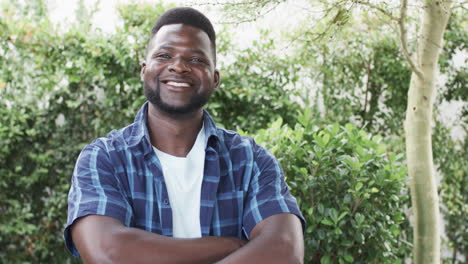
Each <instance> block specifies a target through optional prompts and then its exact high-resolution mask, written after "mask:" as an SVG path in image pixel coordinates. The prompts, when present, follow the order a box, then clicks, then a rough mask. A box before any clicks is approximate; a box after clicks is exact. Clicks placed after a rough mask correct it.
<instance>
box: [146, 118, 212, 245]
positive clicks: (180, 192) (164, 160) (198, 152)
mask: <svg viewBox="0 0 468 264" xmlns="http://www.w3.org/2000/svg"><path fill="white" fill-rule="evenodd" d="M153 149H154V151H155V152H156V155H157V156H158V158H159V161H160V162H161V167H162V170H163V175H164V181H165V182H166V187H167V192H168V195H169V201H170V204H171V208H172V230H173V237H177V238H197V237H201V227H200V197H201V184H202V180H203V170H204V166H205V129H204V126H202V128H201V129H200V132H199V133H198V136H197V139H196V140H195V144H194V145H193V147H192V149H191V150H190V152H189V153H188V154H187V156H186V157H185V158H184V157H176V156H172V155H170V154H167V153H164V152H162V151H160V150H158V149H157V148H156V147H154V146H153Z"/></svg>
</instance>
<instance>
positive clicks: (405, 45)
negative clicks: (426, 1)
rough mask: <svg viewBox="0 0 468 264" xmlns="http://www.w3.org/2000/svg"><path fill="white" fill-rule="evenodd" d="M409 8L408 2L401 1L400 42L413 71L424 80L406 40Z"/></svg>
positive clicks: (406, 0)
mask: <svg viewBox="0 0 468 264" xmlns="http://www.w3.org/2000/svg"><path fill="white" fill-rule="evenodd" d="M407 8H408V0H401V9H400V18H399V19H398V24H399V26H400V41H401V48H402V50H403V55H404V56H405V58H406V60H407V61H408V63H409V65H410V67H411V70H412V71H413V72H414V73H415V74H416V75H417V76H418V77H419V78H421V79H422V78H423V74H422V72H421V70H420V69H419V67H418V66H417V65H416V64H415V62H414V60H413V58H411V55H410V53H409V51H408V39H407V38H406V28H405V18H406V11H407Z"/></svg>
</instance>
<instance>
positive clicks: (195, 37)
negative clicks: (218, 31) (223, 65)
mask: <svg viewBox="0 0 468 264" xmlns="http://www.w3.org/2000/svg"><path fill="white" fill-rule="evenodd" d="M162 46H171V47H173V48H187V49H195V50H200V51H202V52H204V53H205V54H206V55H208V54H210V53H211V51H212V47H211V41H210V38H209V37H208V34H206V32H205V31H203V30H201V29H199V28H196V27H192V26H189V25H185V24H170V25H165V26H162V27H161V28H160V29H159V30H158V32H157V33H156V34H155V35H154V36H153V38H152V39H151V41H150V43H149V48H148V50H149V51H152V50H155V49H159V48H161V47H162Z"/></svg>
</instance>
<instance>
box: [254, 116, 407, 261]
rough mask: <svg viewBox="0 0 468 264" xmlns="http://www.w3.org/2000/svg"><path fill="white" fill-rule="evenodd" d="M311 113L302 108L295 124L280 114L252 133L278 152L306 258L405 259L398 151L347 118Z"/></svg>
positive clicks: (402, 175) (403, 169) (402, 169)
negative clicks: (330, 120)
mask: <svg viewBox="0 0 468 264" xmlns="http://www.w3.org/2000/svg"><path fill="white" fill-rule="evenodd" d="M311 116H312V114H311V112H310V111H306V112H304V114H302V115H300V116H299V117H298V123H297V124H296V125H295V127H294V128H290V127H289V126H287V125H282V120H281V119H278V120H277V121H276V122H274V123H273V124H272V125H271V126H270V127H269V128H268V129H266V130H260V131H259V132H258V133H257V135H256V136H255V139H256V140H257V141H258V142H259V143H260V144H264V145H265V146H266V147H267V148H269V149H270V150H271V151H272V152H273V154H274V155H275V156H276V157H278V158H279V161H280V163H281V165H282V167H283V168H284V170H285V175H286V180H287V182H288V184H289V185H290V187H291V190H292V193H293V194H294V195H295V196H296V197H297V198H298V202H299V204H300V207H301V211H302V212H303V213H304V215H305V217H306V219H307V226H308V227H307V231H306V237H305V238H306V263H403V259H404V256H406V255H407V254H408V252H409V250H410V244H409V243H408V242H407V241H408V240H409V239H410V238H409V237H407V236H408V234H410V231H409V224H408V220H407V219H406V217H405V212H404V209H405V204H407V202H408V194H407V188H406V186H405V178H406V174H407V172H406V167H405V166H404V165H403V164H402V161H403V158H404V157H403V156H404V155H403V154H397V153H400V152H401V151H402V150H401V149H393V150H392V149H391V148H390V147H389V146H387V145H385V144H384V143H383V142H382V137H380V136H372V135H370V134H368V133H366V132H365V131H363V130H360V129H358V128H356V127H355V126H354V125H351V124H346V125H344V126H340V125H339V124H331V125H327V126H323V127H320V126H317V125H316V124H314V122H312V120H311ZM395 146H398V145H395ZM399 146H401V144H399Z"/></svg>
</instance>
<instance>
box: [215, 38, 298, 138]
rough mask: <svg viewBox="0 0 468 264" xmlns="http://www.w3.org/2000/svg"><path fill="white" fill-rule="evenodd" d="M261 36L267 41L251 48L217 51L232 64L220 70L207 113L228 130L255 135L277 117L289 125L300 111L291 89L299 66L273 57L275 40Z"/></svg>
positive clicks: (227, 47)
mask: <svg viewBox="0 0 468 264" xmlns="http://www.w3.org/2000/svg"><path fill="white" fill-rule="evenodd" d="M263 35H264V38H262V39H266V40H263V41H254V43H253V45H252V47H250V48H246V49H244V50H239V49H237V48H235V47H233V46H232V45H223V46H222V49H221V50H220V53H221V56H224V57H228V56H230V57H231V58H232V57H234V58H235V61H234V62H232V63H228V64H227V65H225V66H223V67H222V68H221V85H220V87H219V88H218V90H217V91H216V93H215V94H214V95H213V98H212V101H213V102H212V103H210V104H209V106H208V110H209V111H210V113H212V114H213V115H214V116H215V117H214V118H215V120H216V121H217V122H218V123H222V124H225V125H230V127H229V128H230V129H242V130H246V131H250V132H254V131H256V130H258V129H260V128H264V127H266V126H267V124H268V123H270V122H272V121H273V120H275V119H276V118H278V117H282V118H284V120H286V122H287V123H288V124H291V125H292V124H293V123H294V121H295V117H296V112H297V110H299V108H300V107H299V104H298V103H297V102H295V101H293V100H291V99H292V98H294V97H296V98H297V97H298V96H299V94H298V92H297V89H294V87H293V85H294V83H295V82H296V81H297V78H298V77H297V72H298V67H297V66H296V65H294V64H292V63H291V62H290V61H288V60H287V59H284V58H279V57H278V56H275V49H276V48H275V43H274V41H273V40H272V39H268V38H267V32H264V33H263ZM226 59H229V58H226ZM253 115H254V116H255V120H252V116H253Z"/></svg>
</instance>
